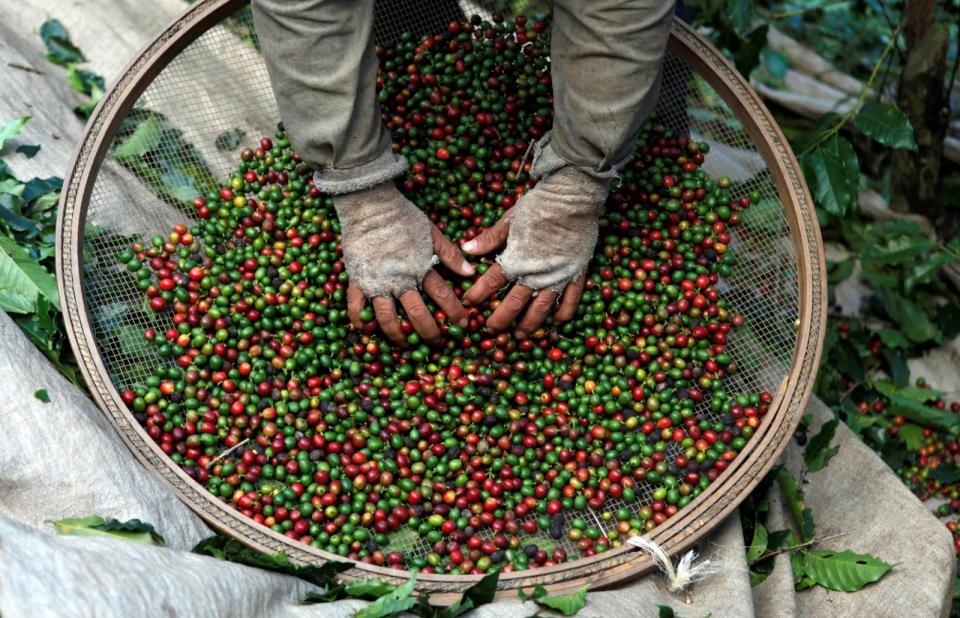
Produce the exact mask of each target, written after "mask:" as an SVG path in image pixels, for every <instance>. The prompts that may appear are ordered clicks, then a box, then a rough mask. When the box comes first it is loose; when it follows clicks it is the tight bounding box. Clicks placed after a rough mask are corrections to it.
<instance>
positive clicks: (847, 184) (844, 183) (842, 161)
mask: <svg viewBox="0 0 960 618" xmlns="http://www.w3.org/2000/svg"><path fill="white" fill-rule="evenodd" d="M801 164H802V167H803V172H804V175H805V176H806V178H807V182H808V183H809V185H810V189H811V190H812V192H813V198H814V201H815V202H816V204H817V205H818V206H820V207H821V208H823V209H824V210H825V211H826V212H827V213H829V214H831V215H833V216H835V217H843V216H845V215H846V214H847V213H848V212H852V211H853V210H854V206H855V205H856V203H857V189H858V188H859V184H860V164H859V161H858V160H857V153H856V151H854V149H853V146H852V145H851V144H850V142H848V141H847V140H846V138H843V137H840V136H839V135H834V136H833V137H831V138H830V139H828V140H827V141H825V142H824V143H822V144H820V145H818V146H817V147H816V148H814V149H813V151H811V152H810V153H809V154H807V155H806V156H804V157H803V160H802V161H801Z"/></svg>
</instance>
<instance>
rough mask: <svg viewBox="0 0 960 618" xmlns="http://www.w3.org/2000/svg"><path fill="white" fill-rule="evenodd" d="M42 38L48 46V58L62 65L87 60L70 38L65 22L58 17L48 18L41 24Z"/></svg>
mask: <svg viewBox="0 0 960 618" xmlns="http://www.w3.org/2000/svg"><path fill="white" fill-rule="evenodd" d="M40 38H41V39H43V44H44V45H46V47H47V60H49V61H50V62H52V63H54V64H59V65H60V66H67V65H69V64H75V63H78V62H85V61H86V58H85V57H84V55H83V52H82V51H80V50H79V49H78V48H77V46H76V45H74V44H73V42H72V41H71V40H70V35H69V34H68V33H67V29H66V28H64V27H63V24H61V23H60V21H59V20H56V19H48V20H47V21H45V22H43V25H42V26H40Z"/></svg>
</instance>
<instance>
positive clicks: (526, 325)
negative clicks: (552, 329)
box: [514, 290, 560, 339]
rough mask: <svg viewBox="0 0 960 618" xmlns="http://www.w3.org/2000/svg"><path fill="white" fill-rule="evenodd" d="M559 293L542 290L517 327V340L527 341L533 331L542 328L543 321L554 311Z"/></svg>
mask: <svg viewBox="0 0 960 618" xmlns="http://www.w3.org/2000/svg"><path fill="white" fill-rule="evenodd" d="M558 296H560V294H559V293H557V292H554V291H552V290H540V293H539V294H537V297H536V298H534V299H533V302H532V303H530V307H529V308H528V309H527V312H526V313H524V314H523V319H522V320H520V323H519V324H518V325H517V330H516V331H515V332H514V336H515V337H516V338H517V339H526V338H527V336H529V335H530V333H532V332H533V331H535V330H537V329H538V328H540V325H541V324H543V321H544V320H546V319H547V316H548V315H550V312H551V311H552V310H553V305H554V303H555V302H556V301H557V297H558Z"/></svg>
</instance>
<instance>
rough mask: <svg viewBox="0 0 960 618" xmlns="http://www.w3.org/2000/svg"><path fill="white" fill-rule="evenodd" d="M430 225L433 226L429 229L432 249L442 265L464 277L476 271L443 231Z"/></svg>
mask: <svg viewBox="0 0 960 618" xmlns="http://www.w3.org/2000/svg"><path fill="white" fill-rule="evenodd" d="M431 227H432V228H433V229H432V230H430V233H431V235H432V236H433V251H434V252H435V253H436V254H437V257H438V258H440V262H441V263H442V264H443V265H444V266H446V267H447V268H449V269H450V270H452V271H453V272H455V273H460V274H461V275H463V276H464V277H469V276H471V275H473V273H475V272H477V271H476V270H474V268H473V266H472V265H471V264H470V262H468V261H467V259H466V258H465V257H463V254H462V253H460V249H459V248H457V246H456V245H455V244H453V243H452V242H450V241H449V240H447V237H446V236H444V235H443V232H441V231H440V229H439V228H438V227H437V226H435V225H434V226H431Z"/></svg>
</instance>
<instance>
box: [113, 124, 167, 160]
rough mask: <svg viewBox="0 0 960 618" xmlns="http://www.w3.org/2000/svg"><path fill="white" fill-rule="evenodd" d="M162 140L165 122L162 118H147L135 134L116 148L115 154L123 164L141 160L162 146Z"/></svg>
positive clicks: (138, 126)
mask: <svg viewBox="0 0 960 618" xmlns="http://www.w3.org/2000/svg"><path fill="white" fill-rule="evenodd" d="M162 139H163V121H162V120H161V118H160V116H155V115H154V116H147V117H146V119H145V120H144V121H143V122H141V123H140V124H138V125H137V128H136V129H135V130H134V131H133V134H132V135H131V136H130V137H128V138H127V139H125V140H124V141H123V142H122V143H121V144H120V145H119V146H117V147H116V149H115V150H114V151H113V154H114V156H116V157H117V159H118V160H120V161H121V162H123V160H125V159H134V158H139V157H142V156H143V155H145V154H147V153H148V152H150V151H151V150H153V149H154V148H156V147H157V146H158V145H160V141H161V140H162Z"/></svg>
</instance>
